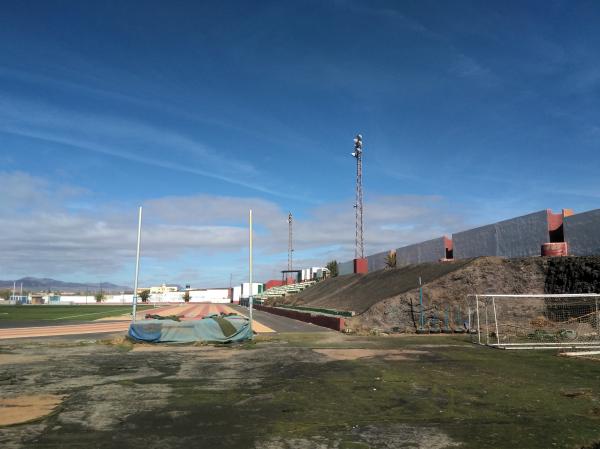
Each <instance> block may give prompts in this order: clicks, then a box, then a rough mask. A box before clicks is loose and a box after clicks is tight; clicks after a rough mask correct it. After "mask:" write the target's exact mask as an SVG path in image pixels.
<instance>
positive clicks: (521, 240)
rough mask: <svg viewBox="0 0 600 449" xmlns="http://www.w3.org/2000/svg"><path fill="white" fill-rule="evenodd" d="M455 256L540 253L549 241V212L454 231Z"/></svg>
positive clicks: (525, 255) (512, 255)
mask: <svg viewBox="0 0 600 449" xmlns="http://www.w3.org/2000/svg"><path fill="white" fill-rule="evenodd" d="M452 241H453V245H454V258H455V259H467V258H470V257H479V256H500V257H508V258H510V257H527V256H539V255H540V251H541V246H542V244H544V243H546V242H549V241H550V239H549V234H548V211H546V210H542V211H539V212H534V213H532V214H528V215H523V216H521V217H516V218H512V219H510V220H504V221H500V222H498V223H494V224H490V225H486V226H481V227H479V228H475V229H469V230H468V231H463V232H458V233H456V234H452Z"/></svg>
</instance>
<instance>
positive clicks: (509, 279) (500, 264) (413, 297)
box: [285, 256, 600, 332]
mask: <svg viewBox="0 0 600 449" xmlns="http://www.w3.org/2000/svg"><path fill="white" fill-rule="evenodd" d="M419 277H421V281H422V284H423V303H424V305H425V309H426V311H427V312H428V313H430V312H432V313H436V312H441V311H442V310H444V309H445V308H446V307H448V306H452V307H454V306H456V305H458V304H464V303H465V299H466V297H467V295H469V294H476V293H479V294H484V293H497V294H525V293H589V292H599V291H600V257H598V256H593V257H591V256H590V257H556V258H545V257H530V258H521V259H503V258H499V257H480V258H477V259H469V260H462V261H454V262H440V263H425V264H418V265H410V266H406V267H401V268H396V269H389V270H380V271H376V272H373V273H368V274H364V275H358V274H354V275H347V276H339V277H336V278H333V279H328V280H326V281H323V282H321V283H319V284H317V285H315V286H314V287H311V288H309V289H306V290H305V291H303V292H301V293H299V294H297V295H295V296H293V297H290V298H287V299H286V300H285V302H286V303H287V304H292V305H303V306H314V307H323V308H332V309H337V310H349V311H354V312H355V313H356V317H354V318H353V319H351V320H349V322H348V323H347V324H348V325H349V326H350V327H354V328H356V329H373V328H378V329H383V330H395V331H401V332H414V331H415V330H416V326H417V319H418V318H417V315H418V307H419V306H418V304H419V282H418V281H419Z"/></svg>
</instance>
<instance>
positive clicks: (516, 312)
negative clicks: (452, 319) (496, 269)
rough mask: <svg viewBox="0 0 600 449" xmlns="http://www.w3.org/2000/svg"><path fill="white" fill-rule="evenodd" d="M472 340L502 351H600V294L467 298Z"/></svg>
mask: <svg viewBox="0 0 600 449" xmlns="http://www.w3.org/2000/svg"><path fill="white" fill-rule="evenodd" d="M467 306H468V309H469V311H470V313H471V315H470V316H469V323H472V326H471V332H470V333H471V336H472V341H473V342H475V343H478V344H482V345H487V346H492V347H496V348H502V349H544V348H545V349H561V348H573V349H584V348H587V349H589V348H600V294H597V293H573V294H529V295H516V294H515V295H506V294H482V295H468V296H467Z"/></svg>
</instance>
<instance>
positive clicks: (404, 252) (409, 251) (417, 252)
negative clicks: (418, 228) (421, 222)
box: [396, 237, 446, 267]
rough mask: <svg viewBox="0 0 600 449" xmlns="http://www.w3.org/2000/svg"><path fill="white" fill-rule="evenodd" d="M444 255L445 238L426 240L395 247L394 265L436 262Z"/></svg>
mask: <svg viewBox="0 0 600 449" xmlns="http://www.w3.org/2000/svg"><path fill="white" fill-rule="evenodd" d="M445 257H446V239H445V238H444V237H439V238H437V239H432V240H427V241H425V242H421V243H415V244H414V245H408V246H404V247H402V248H398V249H396V266H397V267H402V266H404V265H410V264H414V263H425V262H437V261H438V260H440V259H443V258H445Z"/></svg>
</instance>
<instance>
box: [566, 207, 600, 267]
mask: <svg viewBox="0 0 600 449" xmlns="http://www.w3.org/2000/svg"><path fill="white" fill-rule="evenodd" d="M563 229H564V235H565V241H566V242H567V245H568V252H569V254H570V255H573V256H590V255H597V254H600V209H594V210H591V211H588V212H583V213H581V214H576V215H571V216H569V217H565V219H564V223H563Z"/></svg>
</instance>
